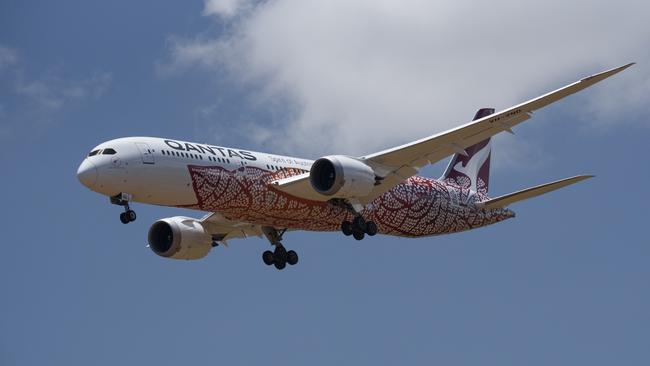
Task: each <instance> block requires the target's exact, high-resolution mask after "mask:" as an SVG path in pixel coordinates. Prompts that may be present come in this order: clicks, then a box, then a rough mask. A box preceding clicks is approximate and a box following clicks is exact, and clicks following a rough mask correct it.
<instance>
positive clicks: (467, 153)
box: [441, 108, 494, 194]
mask: <svg viewBox="0 0 650 366" xmlns="http://www.w3.org/2000/svg"><path fill="white" fill-rule="evenodd" d="M493 113H494V108H481V109H479V110H478V111H477V112H476V115H474V119H473V120H474V121H475V120H477V119H480V118H483V117H485V116H489V115H490V114H493ZM456 147H457V149H456V151H457V152H456V153H455V154H454V156H452V157H451V160H450V161H449V165H447V169H445V173H444V174H443V175H442V178H441V180H445V181H452V182H453V183H455V184H458V185H460V186H462V187H466V188H469V189H471V190H472V191H474V192H479V191H481V192H482V193H484V194H487V191H488V185H489V182H490V155H491V148H492V147H491V144H490V139H489V138H488V139H486V140H483V141H481V142H479V143H477V144H475V145H472V146H470V147H468V148H466V149H463V148H462V147H461V146H456Z"/></svg>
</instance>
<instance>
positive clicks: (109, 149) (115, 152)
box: [102, 148, 117, 155]
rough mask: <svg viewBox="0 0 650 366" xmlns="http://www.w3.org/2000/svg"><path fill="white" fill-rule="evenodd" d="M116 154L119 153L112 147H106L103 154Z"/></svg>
mask: <svg viewBox="0 0 650 366" xmlns="http://www.w3.org/2000/svg"><path fill="white" fill-rule="evenodd" d="M115 154H117V151H115V150H113V149H111V148H108V149H104V150H103V151H102V155H115Z"/></svg>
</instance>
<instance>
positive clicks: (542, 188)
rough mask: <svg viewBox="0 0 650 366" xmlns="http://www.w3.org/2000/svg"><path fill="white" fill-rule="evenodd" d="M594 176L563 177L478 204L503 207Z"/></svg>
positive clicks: (489, 207) (480, 205)
mask: <svg viewBox="0 0 650 366" xmlns="http://www.w3.org/2000/svg"><path fill="white" fill-rule="evenodd" d="M589 178H593V175H578V176H575V177H571V178H566V179H561V180H558V181H555V182H551V183H546V184H542V185H539V186H536V187H532V188H528V189H524V190H521V191H518V192H514V193H510V194H506V195H503V196H500V197H496V198H492V199H489V200H487V201H483V202H479V203H477V205H478V206H479V207H481V208H484V209H488V210H490V209H494V208H503V207H506V206H508V205H510V204H512V203H515V202H519V201H523V200H526V199H529V198H532V197H537V196H539V195H542V194H544V193H548V192H552V191H554V190H556V189H560V188H562V187H566V186H568V185H571V184H573V183H578V182H580V181H583V180H585V179H589Z"/></svg>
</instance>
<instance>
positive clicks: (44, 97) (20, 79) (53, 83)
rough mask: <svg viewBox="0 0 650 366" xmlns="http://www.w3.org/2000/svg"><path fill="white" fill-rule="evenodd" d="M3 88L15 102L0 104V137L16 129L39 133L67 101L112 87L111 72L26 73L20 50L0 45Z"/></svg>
mask: <svg viewBox="0 0 650 366" xmlns="http://www.w3.org/2000/svg"><path fill="white" fill-rule="evenodd" d="M2 70H4V71H5V72H4V73H2V74H0V82H1V83H2V84H3V88H2V89H0V92H2V94H3V95H5V97H8V98H11V99H12V103H6V104H3V105H0V139H1V140H5V139H7V138H11V137H12V136H13V135H14V134H15V133H17V132H19V130H22V131H29V132H30V133H34V132H35V133H39V132H43V131H38V129H43V128H47V126H50V125H52V124H53V123H54V119H55V118H56V115H57V114H56V113H57V112H60V111H62V110H63V109H64V107H65V106H66V105H68V104H72V103H81V102H84V101H86V100H96V99H98V98H100V97H101V96H102V95H103V94H104V93H105V92H106V90H107V89H108V88H109V87H110V84H111V81H112V75H111V74H110V73H106V72H99V73H95V74H93V75H91V76H89V77H85V78H79V79H69V78H62V77H60V76H58V75H56V74H52V73H49V74H46V75H39V76H32V75H26V72H25V70H24V69H23V67H22V65H21V62H20V57H19V54H18V51H17V50H15V49H12V48H9V47H6V46H2V45H0V71H2Z"/></svg>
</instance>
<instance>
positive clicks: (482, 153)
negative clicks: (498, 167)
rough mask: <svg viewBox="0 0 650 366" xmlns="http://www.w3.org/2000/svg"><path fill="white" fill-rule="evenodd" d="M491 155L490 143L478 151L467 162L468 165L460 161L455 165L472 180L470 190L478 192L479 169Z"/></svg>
mask: <svg viewBox="0 0 650 366" xmlns="http://www.w3.org/2000/svg"><path fill="white" fill-rule="evenodd" d="M489 155H490V143H488V144H487V145H485V147H483V148H482V149H481V150H479V151H477V152H476V154H474V155H472V157H471V158H470V159H469V161H468V162H467V166H465V167H463V163H462V162H459V163H457V164H456V165H454V170H455V171H457V172H459V173H461V174H463V175H465V176H466V177H467V178H469V181H470V190H472V191H474V192H477V191H478V188H477V183H478V182H477V181H478V171H479V169H481V167H482V166H483V164H484V163H485V161H486V160H487V158H488V156H489Z"/></svg>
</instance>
